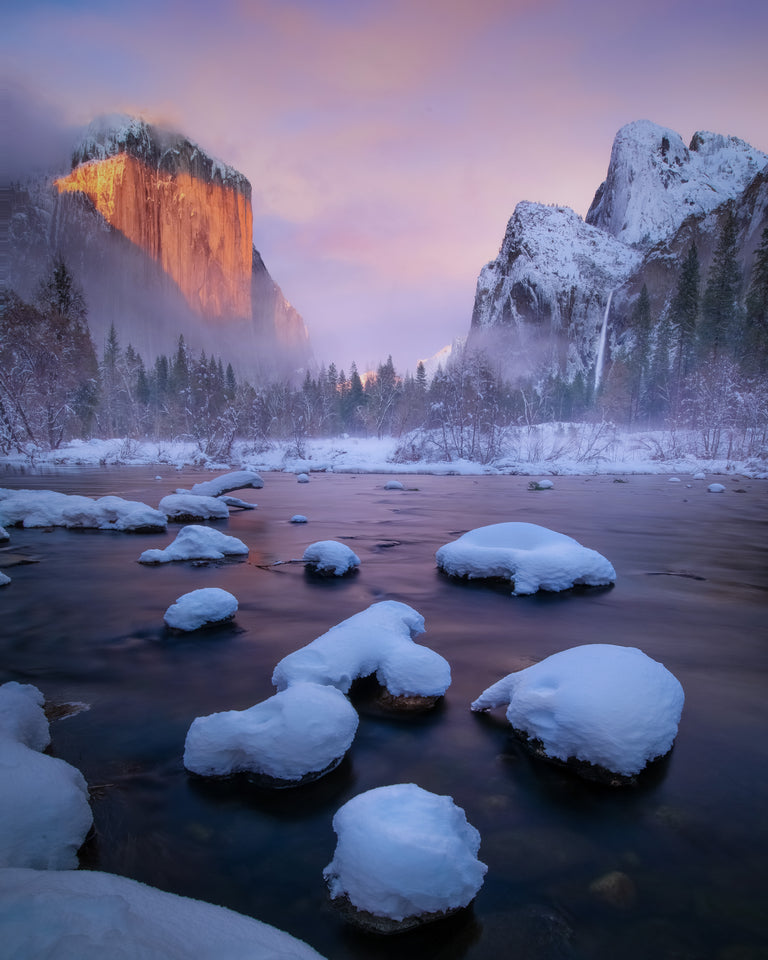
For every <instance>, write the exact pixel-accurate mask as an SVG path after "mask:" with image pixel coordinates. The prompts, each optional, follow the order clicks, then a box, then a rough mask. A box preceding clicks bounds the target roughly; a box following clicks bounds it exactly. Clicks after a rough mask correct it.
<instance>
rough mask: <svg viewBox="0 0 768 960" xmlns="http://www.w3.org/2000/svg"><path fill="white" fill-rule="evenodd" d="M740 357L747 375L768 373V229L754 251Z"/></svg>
mask: <svg viewBox="0 0 768 960" xmlns="http://www.w3.org/2000/svg"><path fill="white" fill-rule="evenodd" d="M744 358H745V367H746V369H747V372H749V373H755V374H765V373H766V372H768V227H765V229H764V230H763V234H762V239H761V241H760V246H759V247H758V248H757V250H756V251H755V262H754V264H753V265H752V276H751V279H750V282H749V291H748V293H747V301H746V324H745V334H744Z"/></svg>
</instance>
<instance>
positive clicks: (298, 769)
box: [184, 683, 358, 786]
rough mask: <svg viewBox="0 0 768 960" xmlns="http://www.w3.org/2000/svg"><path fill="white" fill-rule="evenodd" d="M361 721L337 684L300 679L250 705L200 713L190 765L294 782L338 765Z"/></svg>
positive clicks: (189, 742)
mask: <svg viewBox="0 0 768 960" xmlns="http://www.w3.org/2000/svg"><path fill="white" fill-rule="evenodd" d="M357 724H358V716H357V711H356V710H355V708H354V707H353V706H352V704H351V703H350V702H349V700H347V698H346V697H345V696H344V694H343V693H342V692H341V691H340V690H337V689H336V687H331V686H326V685H324V684H318V683H296V684H293V685H292V686H290V687H288V688H287V689H285V690H283V691H281V692H280V693H276V694H275V695H274V696H272V697H270V698H269V699H268V700H264V701H263V702H262V703H257V704H256V705H255V706H253V707H250V709H248V710H228V711H225V712H222V713H213V714H211V715H210V716H207V717H197V718H196V719H195V720H194V721H193V722H192V726H191V727H190V728H189V732H188V733H187V739H186V743H185V746H184V766H185V767H186V769H187V770H191V771H192V772H193V773H197V774H200V775H202V776H224V775H228V774H232V773H239V772H246V771H247V772H251V773H258V774H261V775H263V776H267V777H271V778H273V779H274V780H278V781H283V784H282V785H285V786H288V785H292V784H293V783H298V782H299V781H301V780H302V779H303V778H306V777H307V776H308V775H309V774H313V773H315V774H320V773H323V772H326V771H328V770H330V769H333V766H335V765H337V763H338V761H340V760H341V758H342V757H343V756H344V754H345V753H346V752H347V750H348V749H349V748H350V746H351V744H352V741H353V739H354V737H355V733H356V732H357Z"/></svg>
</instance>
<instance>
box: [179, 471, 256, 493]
mask: <svg viewBox="0 0 768 960" xmlns="http://www.w3.org/2000/svg"><path fill="white" fill-rule="evenodd" d="M263 486H264V481H263V480H262V479H261V477H260V476H259V474H258V473H255V472H254V471H253V470H234V471H233V472H232V473H224V474H222V475H221V476H220V477H216V478H215V479H214V480H204V481H202V483H196V484H194V486H193V487H192V489H191V490H177V491H176V493H194V494H197V495H198V496H200V497H220V496H221V495H222V494H223V493H230V492H231V491H232V490H243V489H245V488H246V487H252V488H253V489H255V490H260V489H261V488H262V487H263Z"/></svg>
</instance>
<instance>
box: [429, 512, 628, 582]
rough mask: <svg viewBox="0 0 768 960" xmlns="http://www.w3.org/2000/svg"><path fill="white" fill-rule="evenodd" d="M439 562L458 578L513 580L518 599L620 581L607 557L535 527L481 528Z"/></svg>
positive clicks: (448, 548)
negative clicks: (530, 594)
mask: <svg viewBox="0 0 768 960" xmlns="http://www.w3.org/2000/svg"><path fill="white" fill-rule="evenodd" d="M435 557H436V560H437V565H438V567H439V568H440V569H441V570H444V571H445V572H446V573H448V574H450V575H451V576H454V577H466V578H468V579H470V580H474V579H497V578H501V579H504V580H510V581H512V582H513V583H514V590H513V591H512V592H513V593H514V594H515V595H521V594H528V593H535V592H536V591H537V590H554V591H559V590H568V589H570V588H571V587H574V586H576V585H577V584H579V585H586V586H593V587H595V586H606V585H608V584H611V583H614V582H615V580H616V571H615V570H614V569H613V566H612V565H611V564H610V563H609V562H608V560H606V558H605V557H604V556H603V555H602V554H600V553H598V552H597V551H596V550H592V549H590V548H589V547H583V546H582V545H581V544H580V543H579V542H578V540H574V539H573V537H569V536H566V534H564V533H558V532H557V531H555V530H549V529H548V528H547V527H541V526H539V525H538V524H536V523H521V522H509V523H493V524H490V526H487V527H477V528H476V529H475V530H470V531H468V532H467V533H465V534H464V535H463V536H461V537H459V539H458V540H453V541H452V542H451V543H446V544H445V545H444V546H442V547H440V549H439V550H438V551H437V553H436V555H435Z"/></svg>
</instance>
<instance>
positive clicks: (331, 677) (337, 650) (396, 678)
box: [272, 600, 451, 697]
mask: <svg viewBox="0 0 768 960" xmlns="http://www.w3.org/2000/svg"><path fill="white" fill-rule="evenodd" d="M423 632H424V617H422V616H421V614H420V613H417V612H416V610H414V609H413V607H409V606H408V605H407V604H405V603H400V602H399V601H398V600H383V601H382V602H381V603H374V604H372V605H371V606H370V607H368V609H367V610H363V611H362V612H361V613H356V614H355V615H354V616H352V617H349V618H348V619H347V620H343V621H342V622H341V623H339V624H337V625H336V626H335V627H331V629H330V630H329V631H328V632H327V633H324V634H323V635H322V636H321V637H318V638H317V639H316V640H313V641H312V642H311V643H308V644H307V645H306V646H305V647H302V648H301V649H299V650H295V651H294V652H293V653H289V654H288V656H287V657H283V659H282V660H281V661H280V662H279V663H278V664H277V666H276V667H275V670H274V673H273V674H272V683H273V684H274V685H275V686H276V687H277V689H278V690H285V689H286V688H287V687H289V686H291V685H292V684H295V683H300V682H303V681H309V682H311V683H321V684H330V685H331V686H334V687H338V689H339V690H341V692H342V693H347V692H348V690H349V688H350V687H351V686H352V681H353V680H355V679H356V678H358V677H368V676H370V675H371V674H373V673H375V674H376V679H377V680H378V681H379V683H380V684H381V685H382V686H383V687H386V689H387V691H388V692H389V693H390V694H392V696H394V697H441V696H442V695H443V694H444V693H445V691H446V690H447V689H448V687H449V686H450V683H451V668H450V666H449V665H448V661H447V660H445V659H444V658H443V657H441V656H440V654H439V653H435V651H434V650H430V649H429V647H424V646H421V645H420V644H418V643H414V642H413V637H415V636H418V635H419V634H420V633H423Z"/></svg>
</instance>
